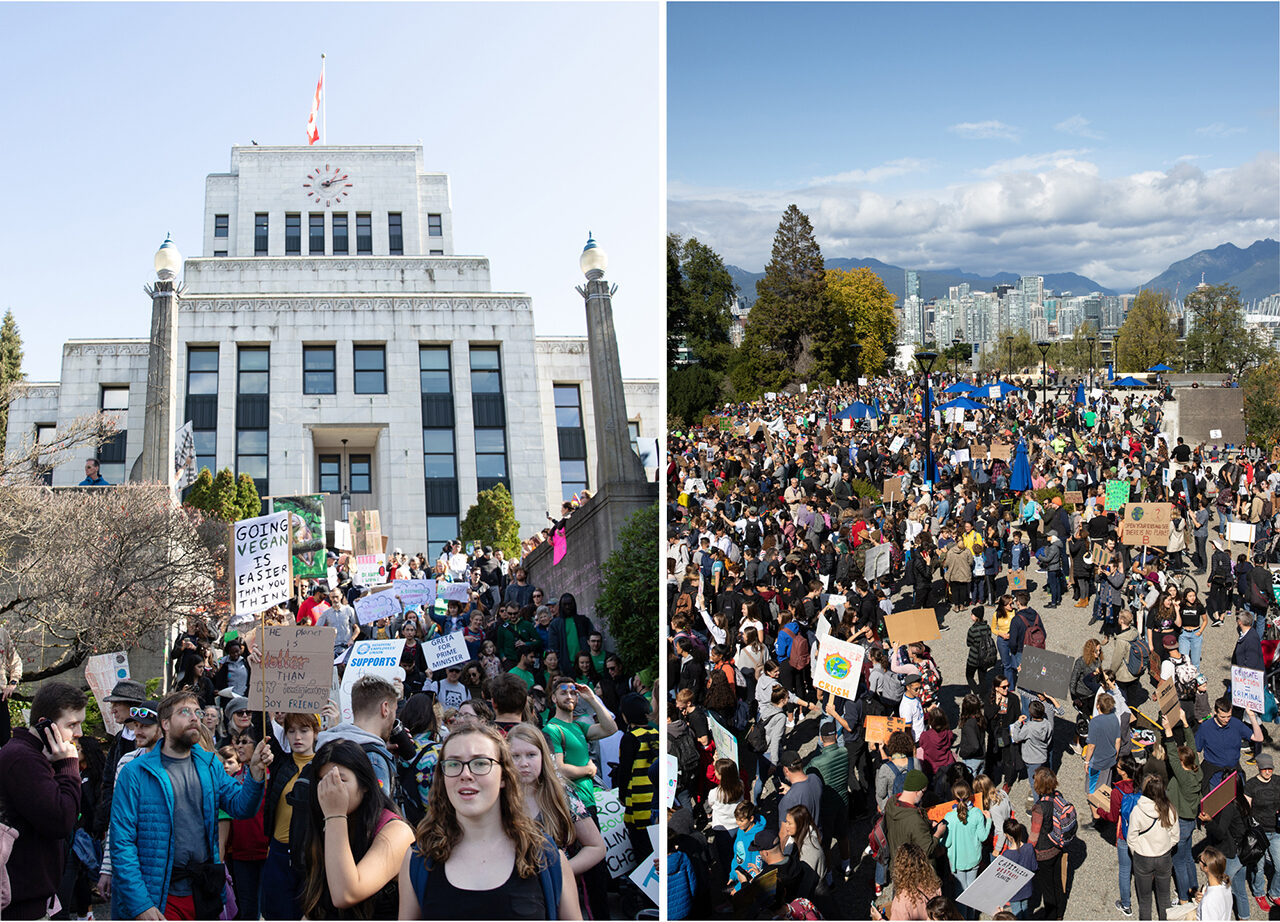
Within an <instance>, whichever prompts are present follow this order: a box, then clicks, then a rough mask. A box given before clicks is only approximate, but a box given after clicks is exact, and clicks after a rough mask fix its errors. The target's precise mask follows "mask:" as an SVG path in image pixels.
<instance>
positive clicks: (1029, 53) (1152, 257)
mask: <svg viewBox="0 0 1280 922" xmlns="http://www.w3.org/2000/svg"><path fill="white" fill-rule="evenodd" d="M1277 35H1280V5H1278V4H1276V3H1272V2H1260V3H1217V2H1215V3H1080V4H1054V3H989V4H976V3H975V4H968V3H895V4H885V3H848V4H837V3H830V4H829V3H816V4H815V3H787V4H774V3H762V4H756V3H747V4H737V3H673V4H670V5H669V6H668V13H667V36H668V94H667V126H668V128H667V130H668V225H669V228H670V229H671V230H673V231H675V232H677V233H682V234H686V235H690V234H691V235H694V236H697V237H698V238H699V239H701V240H702V241H703V242H705V243H707V244H709V245H710V246H712V247H714V248H715V249H717V250H718V251H719V252H720V253H721V254H722V255H723V256H724V258H725V259H726V261H728V262H730V263H734V264H737V265H740V266H742V267H743V268H747V269H752V270H759V269H762V268H763V266H764V263H765V262H766V261H767V260H768V258H769V249H770V245H771V242H772V237H773V232H774V230H775V229H776V227H777V222H778V218H779V217H780V216H781V213H782V211H783V210H784V209H785V208H786V206H787V204H789V203H791V202H796V203H797V204H799V205H800V207H801V209H802V210H804V211H805V212H806V213H807V214H808V215H809V216H810V218H811V219H812V220H813V222H814V226H815V230H816V233H817V237H818V241H819V243H820V244H821V245H822V248H823V253H824V255H827V256H833V257H834V256H857V257H865V256H870V257H875V258H878V259H881V260H884V261H885V262H889V263H893V264H896V265H901V266H911V267H915V268H944V267H951V266H960V267H962V268H964V269H967V270H969V271H977V272H996V271H1002V270H1003V271H1011V272H1020V273H1042V272H1060V271H1077V272H1081V273H1082V274H1084V275H1088V276H1090V277H1092V278H1094V279H1095V280H1096V281H1098V282H1100V283H1102V284H1103V285H1106V286H1109V287H1116V288H1126V287H1129V286H1131V285H1135V284H1139V283H1142V282H1145V281H1146V280H1147V279H1149V278H1151V277H1153V276H1155V275H1156V274H1158V273H1159V272H1161V271H1162V270H1163V269H1164V268H1165V267H1166V266H1167V265H1168V264H1169V263H1171V262H1173V261H1175V260H1178V259H1182V258H1185V257H1187V256H1189V255H1191V254H1192V253H1194V252H1195V251H1197V250H1200V249H1204V248H1208V247H1214V246H1218V245H1220V244H1222V243H1226V242H1231V243H1234V244H1236V245H1237V246H1240V247H1245V246H1248V245H1249V244H1250V243H1252V242H1253V241H1254V240H1256V239H1259V238H1263V237H1273V238H1280V165H1278V164H1280V161H1278V158H1277V138H1278V137H1280V80H1278V78H1277V74H1278V73H1280V40H1278V39H1277Z"/></svg>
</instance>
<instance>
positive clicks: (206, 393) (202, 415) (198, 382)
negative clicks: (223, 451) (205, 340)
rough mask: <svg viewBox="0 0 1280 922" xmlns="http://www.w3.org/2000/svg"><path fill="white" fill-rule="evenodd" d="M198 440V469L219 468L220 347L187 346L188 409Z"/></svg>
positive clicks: (211, 471)
mask: <svg viewBox="0 0 1280 922" xmlns="http://www.w3.org/2000/svg"><path fill="white" fill-rule="evenodd" d="M186 418H187V419H189V420H190V421H191V431H192V435H193V437H194V438H195V443H196V470H197V471H199V470H201V469H202V468H206V467H207V468H208V469H209V472H210V473H213V472H215V471H217V469H218V348H217V347H216V346H212V347H199V348H197V347H194V346H193V347H191V348H188V349H187V412H186Z"/></svg>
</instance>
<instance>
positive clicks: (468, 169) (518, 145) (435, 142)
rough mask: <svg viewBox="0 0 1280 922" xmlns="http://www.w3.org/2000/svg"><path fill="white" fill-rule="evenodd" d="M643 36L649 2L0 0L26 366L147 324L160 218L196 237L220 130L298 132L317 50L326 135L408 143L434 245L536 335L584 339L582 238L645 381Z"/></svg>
mask: <svg viewBox="0 0 1280 922" xmlns="http://www.w3.org/2000/svg"><path fill="white" fill-rule="evenodd" d="M658 30H659V10H658V8H657V6H656V5H655V4H653V3H596V4H583V3H560V4H535V3H516V4H499V3H464V4H431V5H428V4H409V3H394V4H371V3H370V4H365V3H361V4H346V3H323V4H311V3H285V4H266V3H262V4H259V3H250V4H239V3H209V4H159V3H145V4H113V3H90V4H70V3H67V4H63V3H49V4H8V3H6V4H3V5H0V34H3V35H4V36H5V37H6V50H5V53H4V55H2V56H0V85H3V86H5V87H7V88H8V91H7V92H6V93H5V94H4V95H3V97H2V98H0V124H3V126H4V136H5V139H6V142H7V143H6V144H5V155H4V161H5V162H4V170H3V171H2V172H3V174H4V176H5V180H4V184H3V187H2V188H3V193H4V205H5V211H6V213H7V218H8V220H6V221H4V222H3V223H2V224H0V253H3V254H4V261H3V272H2V273H0V311H2V310H4V309H6V308H11V309H12V310H13V312H14V315H15V316H16V318H17V320H18V324H19V327H20V329H21V332H22V336H23V339H24V341H25V349H26V361H25V368H26V370H27V372H28V377H29V378H30V379H31V380H51V379H56V378H57V377H58V375H59V369H60V363H61V355H62V343H63V342H64V341H65V340H66V339H68V338H72V337H90V336H146V335H147V332H148V329H149V323H150V321H149V317H150V306H149V302H148V299H147V297H146V296H145V295H144V294H143V293H142V290H141V289H142V285H143V284H144V283H146V282H148V281H149V280H151V279H152V278H153V277H154V274H153V271H152V268H151V260H152V257H153V255H154V253H155V251H156V248H157V247H158V246H159V244H160V243H161V242H162V241H163V240H164V236H165V233H166V232H169V231H172V233H173V237H174V240H175V242H176V243H177V244H178V247H179V249H180V250H182V252H184V253H185V254H186V255H188V256H196V255H201V254H200V248H201V245H202V238H201V219H202V214H203V207H204V200H203V197H204V179H205V176H206V175H207V174H209V173H213V172H224V171H225V170H226V169H227V168H228V164H229V162H230V154H231V146H232V144H236V143H240V144H247V143H249V141H250V140H251V139H253V140H256V141H258V142H259V143H262V144H304V143H305V141H306V139H305V135H304V131H305V125H306V119H307V112H308V110H309V108H310V104H311V96H312V93H313V91H314V89H315V82H316V78H317V77H318V76H319V70H320V53H321V52H322V51H323V52H325V53H326V54H327V55H328V59H327V64H328V67H327V75H326V81H327V90H328V115H329V118H330V125H329V131H328V139H327V140H328V142H329V143H331V144H344V143H346V144H369V143H372V144H405V143H417V142H419V141H421V143H422V144H423V146H424V165H425V167H426V168H427V169H428V170H432V171H444V172H447V173H449V174H450V179H451V184H452V186H451V187H452V195H453V214H454V244H455V249H456V251H457V252H458V253H460V254H467V255H484V256H488V257H489V259H490V265H491V270H492V277H493V287H494V289H495V290H498V291H523V292H526V293H528V294H530V295H531V296H532V297H533V305H534V316H535V318H536V325H537V332H538V333H539V334H557V333H563V334H585V333H586V321H585V317H584V313H583V305H582V299H581V298H580V297H579V296H578V294H577V293H576V292H575V291H574V290H573V289H574V286H575V285H578V284H580V283H582V282H583V278H582V274H581V272H580V271H579V269H578V256H579V254H580V253H581V251H582V246H583V244H584V243H585V242H586V237H587V232H588V231H589V230H590V231H592V232H594V233H595V236H596V239H597V240H598V241H600V243H601V245H602V246H603V247H604V248H605V250H606V251H607V253H608V254H609V259H610V266H609V270H608V275H609V277H610V279H611V280H613V281H614V282H616V283H617V284H618V285H619V291H618V293H617V295H616V296H615V300H614V308H615V319H616V323H617V330H618V337H619V340H620V341H621V342H622V343H623V344H624V346H625V347H626V348H623V349H622V350H621V353H622V366H623V373H624V374H625V375H627V376H629V377H657V376H659V375H660V374H661V369H662V367H663V356H664V352H663V337H662V328H661V323H660V322H658V318H659V317H661V316H663V314H662V313H661V311H662V305H663V303H664V296H665V291H664V288H665V273H664V270H663V265H664V263H663V258H664V256H663V253H664V250H663V245H662V211H663V201H662V187H661V176H660V169H661V166H660V157H661V153H662V149H661V133H660V117H661V108H660V104H659V94H660V89H659V87H660V78H661V73H660V68H659V61H660V58H659V32H658ZM623 113H625V117H623Z"/></svg>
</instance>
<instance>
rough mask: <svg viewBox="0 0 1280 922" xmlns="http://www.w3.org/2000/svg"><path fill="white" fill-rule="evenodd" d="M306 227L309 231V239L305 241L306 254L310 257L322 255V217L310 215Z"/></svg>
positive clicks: (321, 215) (320, 215)
mask: <svg viewBox="0 0 1280 922" xmlns="http://www.w3.org/2000/svg"><path fill="white" fill-rule="evenodd" d="M307 217H308V220H309V224H308V227H309V228H310V230H311V234H310V239H309V240H308V241H307V253H309V254H310V255H312V256H323V255H324V215H323V214H311V215H308V216H307Z"/></svg>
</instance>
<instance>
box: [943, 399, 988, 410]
mask: <svg viewBox="0 0 1280 922" xmlns="http://www.w3.org/2000/svg"><path fill="white" fill-rule="evenodd" d="M934 409H935V410H937V411H938V412H939V413H943V412H945V411H947V410H985V409H986V406H985V405H983V404H981V403H978V401H976V400H971V399H969V398H968V397H957V398H956V399H955V400H952V401H950V402H949V403H944V404H942V405H940V406H937V407H934Z"/></svg>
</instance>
